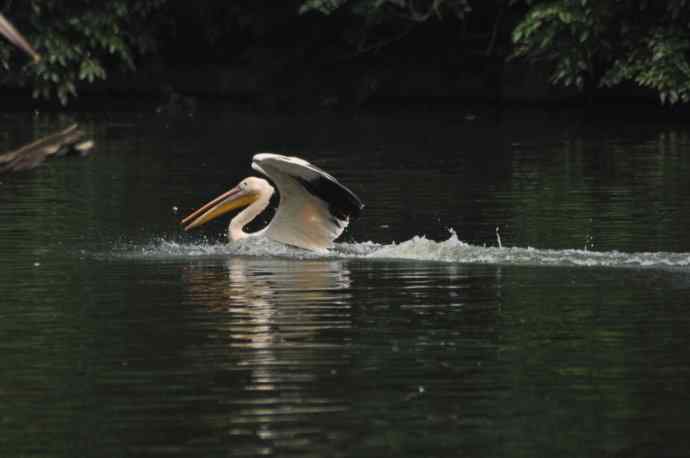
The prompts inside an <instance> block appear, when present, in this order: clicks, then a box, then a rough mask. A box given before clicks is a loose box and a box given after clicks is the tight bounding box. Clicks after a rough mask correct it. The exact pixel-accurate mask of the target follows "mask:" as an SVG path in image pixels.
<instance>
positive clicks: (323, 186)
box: [252, 152, 364, 220]
mask: <svg viewBox="0 0 690 458" xmlns="http://www.w3.org/2000/svg"><path fill="white" fill-rule="evenodd" d="M271 160H274V161H277V162H282V163H286V164H290V165H292V166H297V167H302V168H304V169H305V170H308V172H309V173H305V174H302V175H299V174H296V173H294V172H293V173H291V172H290V171H288V170H283V172H284V173H286V174H288V175H289V176H291V177H292V178H294V179H296V180H297V181H299V182H300V184H301V185H302V186H303V187H304V188H305V189H306V190H307V191H308V192H309V193H311V194H313V195H314V196H316V197H318V198H319V199H322V200H323V201H325V202H326V203H327V204H328V210H329V211H330V213H331V214H332V215H333V216H335V217H336V218H338V219H340V220H347V219H353V218H357V217H358V216H359V215H360V213H361V211H362V209H364V203H362V201H361V200H360V199H359V197H357V195H356V194H355V193H354V192H352V191H351V190H350V189H349V188H348V187H347V186H345V185H343V184H342V183H340V182H339V181H338V180H337V179H336V178H335V177H333V176H332V175H331V174H329V173H328V172H326V171H325V170H323V169H321V168H319V167H317V166H315V165H314V164H312V163H311V162H309V161H307V160H305V159H302V158H300V157H296V156H287V155H282V154H277V153H269V152H260V153H256V154H254V156H253V157H252V167H253V168H255V169H257V170H259V171H261V172H262V173H266V171H264V170H263V166H264V165H265V166H268V167H270V165H271V164H270V162H268V161H271ZM262 162H263V164H262ZM310 175H311V176H310ZM269 177H270V175H269Z"/></svg>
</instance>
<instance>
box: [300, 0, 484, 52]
mask: <svg viewBox="0 0 690 458" xmlns="http://www.w3.org/2000/svg"><path fill="white" fill-rule="evenodd" d="M314 11H316V12H319V13H322V14H325V15H332V14H336V13H342V12H345V13H347V14H350V15H352V16H354V17H357V18H359V19H360V21H359V23H358V25H356V26H355V27H351V28H350V30H348V31H347V32H346V35H347V36H348V37H349V39H350V40H349V41H351V42H354V43H355V44H356V46H357V50H358V52H365V51H371V50H378V49H380V48H382V47H384V46H386V45H387V44H390V43H392V42H394V41H396V40H399V39H400V38H402V37H404V36H405V35H407V34H408V33H409V32H410V31H411V30H412V29H413V27H414V26H415V25H416V24H421V23H425V22H428V21H430V20H433V19H436V20H442V19H444V18H446V17H453V18H457V19H459V20H462V19H464V18H465V17H466V15H467V14H468V13H469V12H470V11H471V8H470V4H469V0H304V1H303V3H302V5H301V7H300V9H299V12H300V14H306V13H309V12H314Z"/></svg>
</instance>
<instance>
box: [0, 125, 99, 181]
mask: <svg viewBox="0 0 690 458" xmlns="http://www.w3.org/2000/svg"><path fill="white" fill-rule="evenodd" d="M93 146H94V143H93V141H91V140H88V139H84V132H83V131H82V130H80V129H79V126H78V125H77V124H73V125H71V126H70V127H68V128H67V129H64V130H61V131H60V132H56V133H54V134H51V135H48V136H47V137H43V138H41V139H39V140H36V141H35V142H33V143H29V144H28V145H25V146H22V147H21V148H19V149H16V150H14V151H10V152H9V153H3V154H0V173H3V172H17V171H20V170H29V169H32V168H34V167H36V166H38V165H39V164H41V163H42V162H43V161H45V160H46V159H48V158H51V157H62V156H69V155H79V156H86V155H87V154H89V152H91V150H92V149H93Z"/></svg>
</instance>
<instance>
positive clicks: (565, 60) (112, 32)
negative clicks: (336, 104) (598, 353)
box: [0, 0, 690, 104]
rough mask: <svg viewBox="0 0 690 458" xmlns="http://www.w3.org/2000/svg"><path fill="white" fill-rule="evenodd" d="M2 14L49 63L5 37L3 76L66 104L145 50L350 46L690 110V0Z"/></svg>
mask: <svg viewBox="0 0 690 458" xmlns="http://www.w3.org/2000/svg"><path fill="white" fill-rule="evenodd" d="M2 13H3V14H4V15H5V16H7V17H8V18H9V19H11V20H12V21H13V22H14V23H15V24H16V25H17V27H18V28H19V29H20V30H21V31H22V32H23V33H24V35H26V36H27V38H28V39H29V41H30V42H31V43H32V44H33V45H34V47H35V48H36V49H37V50H38V51H39V52H40V53H41V54H42V55H43V57H44V58H43V60H42V61H41V62H39V63H38V64H27V61H26V59H20V58H19V57H18V53H16V52H15V51H14V50H13V49H12V47H11V46H10V45H9V44H8V43H6V42H5V41H4V40H0V66H2V67H4V69H5V70H8V72H6V74H5V75H3V76H4V77H5V79H6V80H7V79H10V78H13V79H14V82H15V83H19V84H24V85H30V86H31V87H33V88H34V96H36V97H41V98H52V97H57V98H58V99H59V100H60V101H61V102H62V103H63V104H64V103H66V102H67V101H68V99H69V98H70V97H72V96H74V95H75V94H76V92H77V88H78V85H79V83H82V82H84V83H90V82H93V81H96V80H100V79H104V78H106V76H107V74H108V72H111V71H113V69H120V68H124V69H134V68H135V64H136V62H137V58H138V57H139V56H141V55H143V54H145V53H152V52H154V53H158V56H159V57H162V58H163V59H169V60H174V62H179V61H180V59H182V58H181V56H180V53H179V50H180V49H182V48H190V47H191V48H196V47H199V46H205V47H206V48H205V56H206V57H202V56H201V53H196V54H194V55H193V56H192V57H196V58H197V59H203V58H208V57H207V56H208V55H209V54H211V56H212V57H211V58H213V59H217V61H218V62H222V61H227V60H228V58H229V56H231V57H235V56H242V55H247V54H249V53H251V52H253V51H252V50H254V49H256V48H260V47H262V46H263V47H265V48H270V47H272V46H274V45H275V46H278V47H279V48H280V50H281V53H282V52H283V51H284V49H285V48H288V47H289V46H292V52H293V54H294V55H303V56H313V55H315V54H319V55H329V56H330V57H331V58H333V59H334V60H336V59H338V58H339V56H336V54H337V52H335V51H334V49H338V50H340V49H341V48H338V46H340V45H341V44H342V43H341V42H343V43H346V47H345V48H346V49H351V47H352V46H353V45H354V49H355V51H356V54H361V53H365V52H369V54H368V55H369V56H371V55H372V54H373V53H371V52H370V51H383V52H385V51H384V49H385V48H387V45H389V44H391V43H394V42H398V43H405V44H406V43H412V44H414V45H415V46H421V47H422V48H424V46H431V47H432V48H430V49H433V51H432V52H434V53H441V54H442V53H446V54H453V55H456V54H458V53H463V54H462V57H460V58H459V59H462V58H464V56H466V55H472V56H479V58H478V60H473V61H471V62H473V63H471V64H470V63H469V62H470V61H469V60H465V62H468V65H477V66H478V67H481V66H482V65H485V66H486V62H483V63H482V62H481V61H480V60H481V59H482V58H484V59H488V58H495V61H496V62H498V63H499V64H497V65H500V62H501V59H502V57H503V56H506V55H508V54H510V55H511V56H512V57H513V58H521V59H527V60H528V61H543V62H546V63H548V64H550V65H551V66H552V69H553V71H552V78H551V79H552V82H553V83H554V84H560V85H564V86H572V87H575V88H577V89H579V90H582V91H587V92H590V91H591V90H592V89H594V88H597V87H612V86H616V85H620V84H622V83H628V84H630V83H632V84H635V85H638V86H641V87H644V88H649V89H651V90H653V91H655V92H656V93H658V94H659V97H660V99H661V100H662V102H668V103H678V102H688V101H690V0H654V1H651V0H493V1H485V0H288V1H287V2H280V4H277V3H276V2H274V1H273V0H234V1H233V2H208V3H206V4H204V5H203V8H200V7H199V5H198V4H194V3H189V2H171V1H168V0H111V1H108V2H99V1H97V0H24V1H21V2H20V1H12V0H5V2H4V5H3V9H2ZM154 13H156V14H155V15H154ZM324 15H325V16H327V17H324ZM441 23H442V27H436V25H437V24H441ZM305 24H306V25H307V26H306V27H304V26H305ZM421 25H424V26H425V27H421ZM312 26H313V28H312V29H309V27H312ZM334 29H337V30H334ZM412 31H414V32H415V33H414V35H412V34H411V32H412ZM166 34H167V35H166ZM338 34H339V35H338ZM288 35H289V36H290V40H285V37H286V36H288ZM296 35H298V36H300V38H296ZM336 35H337V36H338V38H337V40H340V42H337V44H336V45H334V44H333V43H334V42H335V41H337V40H336V39H334V40H331V38H332V37H333V36H336ZM314 36H318V37H319V40H314V38H313V37H314ZM403 40H409V41H407V42H405V41H403ZM424 40H427V41H424ZM433 40H437V41H433ZM161 44H163V45H167V48H165V46H161ZM257 44H258V46H257ZM191 45H194V46H191ZM161 48H164V49H161ZM401 48H402V49H404V46H401V47H400V48H398V49H401ZM511 48H512V49H511ZM388 49H389V48H388ZM482 49H483V50H484V51H481V50H482ZM478 50H480V52H477V51H478ZM511 50H512V52H511ZM338 52H339V51H338ZM348 52H349V51H348ZM383 52H380V53H379V55H382V54H383ZM166 53H167V54H166ZM187 57H189V53H188V54H187ZM304 61H305V62H307V61H308V59H307V58H305V59H304ZM492 62H493V61H492ZM487 68H488V67H487ZM497 74H500V72H498V73H497Z"/></svg>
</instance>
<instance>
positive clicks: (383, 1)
mask: <svg viewBox="0 0 690 458" xmlns="http://www.w3.org/2000/svg"><path fill="white" fill-rule="evenodd" d="M345 6H349V8H350V9H351V10H352V12H354V13H355V14H360V15H365V16H369V17H377V16H378V17H382V16H385V15H391V16H396V17H398V18H401V19H405V20H409V21H416V22H423V21H426V20H428V19H430V18H432V17H436V18H441V17H443V15H444V14H447V13H449V14H452V15H455V16H457V17H458V18H460V19H463V18H464V17H465V14H466V13H468V12H469V11H470V5H469V0H429V1H419V0H305V1H304V3H303V4H302V6H301V7H300V13H306V12H308V11H319V12H321V13H323V14H331V13H333V12H334V11H336V10H337V9H338V8H341V7H345Z"/></svg>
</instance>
